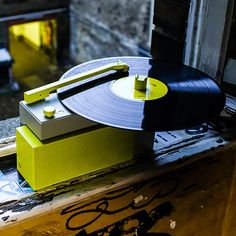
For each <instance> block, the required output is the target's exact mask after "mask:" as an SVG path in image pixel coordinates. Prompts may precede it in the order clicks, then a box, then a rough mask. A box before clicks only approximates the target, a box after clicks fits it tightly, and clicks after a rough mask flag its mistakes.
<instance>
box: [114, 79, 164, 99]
mask: <svg viewBox="0 0 236 236" xmlns="http://www.w3.org/2000/svg"><path fill="white" fill-rule="evenodd" d="M137 76H138V77H142V78H143V80H145V79H147V81H146V86H145V89H143V90H138V89H136V88H135V78H136V77H137ZM111 91H112V92H113V93H114V94H116V95H117V96H119V97H121V98H124V99H128V100H135V101H140V100H141V101H148V100H155V99H159V98H161V97H164V96H165V95H166V94H167V92H168V88H167V86H166V85H165V84H164V83H163V82H161V81H160V80H157V79H153V78H150V77H146V76H144V75H141V76H140V75H135V76H129V77H125V78H121V79H118V80H115V81H113V82H112V83H111Z"/></svg>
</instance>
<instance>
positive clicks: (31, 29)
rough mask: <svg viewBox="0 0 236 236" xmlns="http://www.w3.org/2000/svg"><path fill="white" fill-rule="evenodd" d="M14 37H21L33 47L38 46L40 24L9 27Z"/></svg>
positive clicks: (33, 23)
mask: <svg viewBox="0 0 236 236" xmlns="http://www.w3.org/2000/svg"><path fill="white" fill-rule="evenodd" d="M11 32H12V33H13V34H14V35H15V36H23V37H24V38H25V39H27V40H28V41H29V42H30V43H32V44H33V45H34V46H36V47H39V46H40V22H32V23H26V24H21V25H15V26H12V27H11Z"/></svg>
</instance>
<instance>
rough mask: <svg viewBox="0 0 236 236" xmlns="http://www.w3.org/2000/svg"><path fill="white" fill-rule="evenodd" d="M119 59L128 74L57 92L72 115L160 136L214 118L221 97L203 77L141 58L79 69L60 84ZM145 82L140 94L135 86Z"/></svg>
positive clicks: (222, 100) (92, 63)
mask: <svg viewBox="0 0 236 236" xmlns="http://www.w3.org/2000/svg"><path fill="white" fill-rule="evenodd" d="M118 59H119V60H121V61H122V62H125V63H127V64H128V65H129V72H128V74H122V73H116V72H114V71H112V72H107V73H106V74H103V75H102V76H97V77H94V78H90V79H89V80H86V81H83V82H79V83H76V84H73V85H70V86H67V87H65V88H62V89H60V90H58V95H59V98H60V99H61V102H62V103H63V104H64V105H65V106H66V107H67V108H68V109H70V110H71V111H73V112H75V113H76V114H78V115H80V116H83V117H85V118H87V119H90V120H92V121H95V122H98V123H101V124H105V125H108V126H112V127H118V128H124V129H130V130H142V131H163V130H174V129H181V128H188V127H193V126H195V125H199V124H201V123H202V122H205V121H207V120H209V119H211V118H212V117H214V116H216V115H218V114H219V113H220V111H221V110H222V109H223V107H224V104H225V95H224V94H223V92H222V91H221V89H220V87H219V86H218V85H217V84H216V82H215V81H214V80H212V79H211V78H209V76H207V75H206V74H204V73H202V72H200V71H198V70H196V69H193V68H191V67H188V66H184V65H177V64H170V63H168V62H164V61H158V60H153V59H150V58H144V57H119V58H117V57H116V58H104V59H100V60H95V61H90V62H87V63H84V64H81V65H78V66H76V67H74V68H72V69H71V70H69V71H67V72H66V73H65V74H64V75H63V76H62V78H61V79H63V78H66V77H69V76H72V75H75V74H79V73H81V72H84V71H88V70H91V69H94V68H97V67H99V66H101V65H105V64H108V63H113V62H116V61H117V60H118ZM137 76H138V78H141V79H143V78H146V77H148V78H147V89H146V90H145V91H141V90H138V91H137V90H136V89H134V81H135V79H137Z"/></svg>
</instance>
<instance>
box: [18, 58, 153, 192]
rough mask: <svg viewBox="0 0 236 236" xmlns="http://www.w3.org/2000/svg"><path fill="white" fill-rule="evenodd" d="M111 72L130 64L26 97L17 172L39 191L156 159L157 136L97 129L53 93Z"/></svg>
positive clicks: (112, 66)
mask: <svg viewBox="0 0 236 236" xmlns="http://www.w3.org/2000/svg"><path fill="white" fill-rule="evenodd" d="M109 70H119V71H120V70H121V71H127V70H128V65H127V64H125V63H121V62H117V63H114V64H110V65H106V66H103V67H102V68H101V67H99V68H98V69H96V70H92V71H89V72H85V73H82V74H79V75H77V76H73V77H70V78H68V79H67V80H66V81H65V80H63V81H58V82H55V83H53V84H51V85H46V86H43V87H40V88H37V89H33V90H31V91H28V92H26V93H25V99H24V101H22V102H20V118H21V123H22V124H23V126H21V127H19V128H17V130H16V143H17V169H18V171H19V172H20V174H21V175H22V176H23V177H24V178H25V180H26V181H27V182H28V183H29V184H30V186H31V187H32V188H33V189H34V190H39V189H42V188H45V187H48V186H51V185H54V184H57V183H59V182H62V181H65V180H68V179H72V178H76V177H81V178H86V176H87V175H92V174H93V173H96V172H100V171H102V170H104V169H106V170H108V171H109V169H111V168H114V167H120V166H124V165H126V164H127V163H129V162H133V161H134V160H135V159H136V158H139V157H140V156H142V155H143V154H144V153H145V156H147V155H148V153H150V154H152V147H153V139H154V132H136V131H134V130H125V129H118V128H113V127H108V126H104V125H100V124H97V123H95V122H93V121H89V120H87V119H85V118H83V117H80V116H78V115H75V114H73V112H71V111H69V110H68V109H67V108H65V107H64V106H63V105H62V104H61V103H60V101H59V99H58V97H57V94H56V93H52V94H49V93H50V92H51V91H54V90H55V89H58V88H60V87H62V86H65V85H68V84H71V83H74V82H77V81H80V80H83V79H86V78H89V77H90V76H94V75H97V74H100V73H104V72H105V71H109ZM141 83H142V82H141Z"/></svg>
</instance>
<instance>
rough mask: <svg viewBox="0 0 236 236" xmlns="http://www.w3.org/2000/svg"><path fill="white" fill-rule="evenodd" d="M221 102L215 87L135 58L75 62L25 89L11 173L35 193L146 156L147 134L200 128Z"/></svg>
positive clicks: (196, 74) (191, 73)
mask: <svg viewBox="0 0 236 236" xmlns="http://www.w3.org/2000/svg"><path fill="white" fill-rule="evenodd" d="M56 90H57V91H56ZM55 91H56V92H55ZM51 92H53V93H51ZM224 103H225V96H224V94H223V93H222V91H221V90H220V88H219V86H218V85H217V84H216V83H215V82H214V81H213V80H212V79H211V78H209V77H208V76H207V75H205V74H204V73H202V72H200V71H197V70H195V69H192V68H190V67H187V66H183V65H174V64H173V65H172V64H171V65H170V64H168V63H167V62H159V61H156V60H153V59H151V58H143V57H119V58H104V59H100V60H95V61H90V62H87V63H83V64H81V65H78V66H76V67H74V68H72V69H71V70H69V71H67V72H66V73H65V74H64V75H63V76H62V78H61V79H60V80H59V81H57V82H54V83H52V84H49V85H46V86H42V87H40V88H37V89H33V90H31V91H27V92H25V94H24V101H21V102H20V119H21V123H22V126H21V127H19V128H17V132H16V143H17V169H18V171H19V172H20V173H21V174H22V176H23V177H24V178H25V179H26V180H27V182H28V183H29V184H30V185H31V187H32V188H33V189H35V190H38V189H41V188H44V187H46V186H50V185H53V184H56V183H58V182H61V181H64V180H68V179H71V178H75V177H78V176H84V175H86V174H91V173H94V172H96V171H100V170H102V169H104V168H108V167H113V166H117V165H122V164H123V163H126V162H127V161H132V160H134V159H135V158H140V157H142V158H147V157H148V156H150V155H151V154H152V147H153V139H154V132H155V131H159V130H170V129H180V128H185V127H191V126H193V125H197V124H200V123H201V122H203V121H205V120H207V119H210V118H212V117H214V116H215V115H217V114H218V113H219V112H220V111H221V110H222V108H223V106H224Z"/></svg>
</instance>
